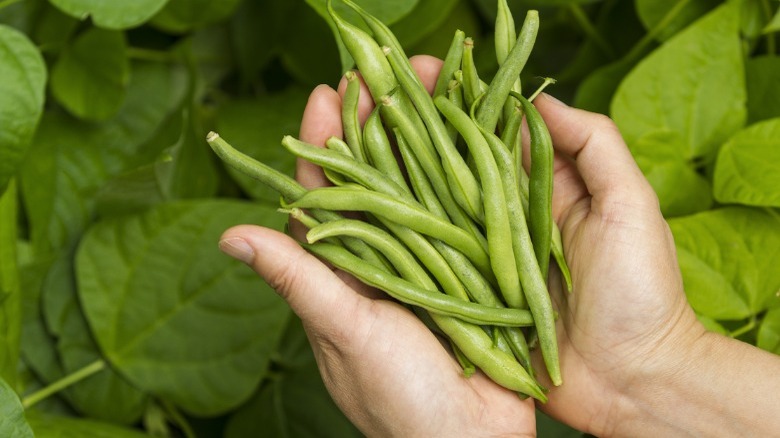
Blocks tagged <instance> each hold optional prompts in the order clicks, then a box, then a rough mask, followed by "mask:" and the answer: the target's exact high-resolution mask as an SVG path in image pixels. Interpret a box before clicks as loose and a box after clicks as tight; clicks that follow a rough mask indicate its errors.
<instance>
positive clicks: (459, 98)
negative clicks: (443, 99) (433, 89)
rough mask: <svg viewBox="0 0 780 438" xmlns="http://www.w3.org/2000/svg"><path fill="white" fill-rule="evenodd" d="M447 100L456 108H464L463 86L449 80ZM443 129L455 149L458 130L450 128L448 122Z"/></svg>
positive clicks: (450, 125)
mask: <svg viewBox="0 0 780 438" xmlns="http://www.w3.org/2000/svg"><path fill="white" fill-rule="evenodd" d="M447 98H448V99H450V102H452V104H453V105H455V106H457V107H458V108H461V109H462V108H464V105H465V102H464V101H463V84H462V83H460V82H458V81H457V80H455V79H453V80H451V81H450V86H449V88H448V89H447ZM444 127H445V128H447V135H449V136H450V139H451V140H452V143H453V144H454V145H455V147H457V146H458V136H459V135H458V130H457V129H455V127H454V126H452V123H450V122H449V121H446V122H445V123H444ZM458 152H459V153H460V154H461V155H463V151H460V150H459V151H458Z"/></svg>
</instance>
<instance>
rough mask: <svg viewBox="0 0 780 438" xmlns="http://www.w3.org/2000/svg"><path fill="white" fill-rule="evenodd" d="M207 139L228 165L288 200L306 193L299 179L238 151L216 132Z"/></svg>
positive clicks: (210, 133)
mask: <svg viewBox="0 0 780 438" xmlns="http://www.w3.org/2000/svg"><path fill="white" fill-rule="evenodd" d="M206 141H207V142H208V143H209V145H210V146H211V149H213V150H214V152H215V153H216V154H217V156H218V157H219V158H220V159H221V160H222V161H224V162H225V163H226V164H227V165H228V166H230V167H232V168H234V169H236V170H237V171H239V172H241V173H243V174H244V175H247V176H249V177H251V178H253V179H255V180H257V181H260V182H261V183H262V184H265V185H266V186H268V187H270V188H271V189H273V190H275V191H277V192H279V194H280V195H282V197H283V198H284V199H286V200H287V201H294V200H296V199H298V198H300V197H301V196H303V194H304V193H306V189H305V188H304V187H303V186H302V185H300V183H298V181H296V180H294V179H292V178H290V177H289V176H287V175H285V174H283V173H281V172H279V171H278V170H276V169H274V168H272V167H270V166H267V165H265V164H263V163H261V162H259V161H257V160H255V159H254V158H252V157H250V156H248V155H246V154H243V153H241V152H239V151H237V150H236V149H235V148H233V146H231V145H230V144H229V143H228V142H226V141H225V140H224V139H222V137H220V136H219V134H217V133H216V132H213V131H212V132H209V134H208V136H206Z"/></svg>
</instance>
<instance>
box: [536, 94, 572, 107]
mask: <svg viewBox="0 0 780 438" xmlns="http://www.w3.org/2000/svg"><path fill="white" fill-rule="evenodd" d="M542 95H543V96H544V98H545V99H547V100H549V101H550V103H554V104H556V105H558V106H565V107H568V106H569V105H566V104H565V103H563V102H561V101H560V100H558V99H556V98H554V97H552V96H551V95H549V94H547V93H542Z"/></svg>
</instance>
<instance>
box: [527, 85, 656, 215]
mask: <svg viewBox="0 0 780 438" xmlns="http://www.w3.org/2000/svg"><path fill="white" fill-rule="evenodd" d="M534 104H535V105H536V107H537V109H538V110H539V112H540V113H541V115H542V117H543V118H544V120H545V122H546V124H547V127H548V129H549V130H550V135H551V136H552V140H553V145H554V146H555V149H556V150H557V151H559V152H561V153H563V154H565V155H568V156H570V157H571V158H573V159H574V160H575V164H576V167H577V170H578V171H579V174H580V175H581V176H582V179H583V181H584V182H585V185H586V187H587V189H588V192H589V193H590V194H591V196H593V202H594V205H595V206H598V205H602V206H604V205H637V206H640V205H641V206H645V207H650V208H652V207H653V206H654V205H656V206H657V203H658V201H657V198H656V196H655V193H654V192H653V189H652V187H650V184H649V183H648V182H647V180H646V179H645V178H644V176H643V175H642V172H641V170H639V167H638V166H637V164H636V162H635V161H634V159H633V157H632V156H631V153H630V152H629V150H628V148H627V147H626V143H625V141H624V140H623V137H622V136H621V135H620V131H619V130H618V128H617V126H616V125H615V124H614V122H612V120H610V119H609V118H608V117H607V116H604V115H601V114H596V113H591V112H588V111H583V110H580V109H576V108H571V107H568V106H566V105H565V104H563V103H562V102H560V101H558V100H557V99H554V98H552V97H550V96H549V95H547V94H544V93H543V94H541V95H540V96H539V97H538V98H537V99H536V100H535V101H534Z"/></svg>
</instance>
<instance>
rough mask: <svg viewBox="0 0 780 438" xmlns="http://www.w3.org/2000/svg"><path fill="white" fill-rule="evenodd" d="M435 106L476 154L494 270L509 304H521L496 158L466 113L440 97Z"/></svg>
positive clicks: (516, 305)
mask: <svg viewBox="0 0 780 438" xmlns="http://www.w3.org/2000/svg"><path fill="white" fill-rule="evenodd" d="M436 106H437V107H438V108H439V111H441V112H442V114H443V115H444V117H446V118H447V120H449V121H450V122H452V124H453V125H455V127H456V128H457V129H458V132H460V134H461V136H463V138H464V140H465V141H466V145H467V146H468V148H469V151H470V152H471V155H472V156H473V157H474V160H475V163H476V165H477V168H478V171H479V175H480V179H481V181H482V191H483V198H484V202H485V205H484V211H485V225H486V226H485V229H486V232H487V240H488V252H489V254H490V262H491V265H492V267H493V272H494V273H495V275H496V279H497V280H498V284H499V290H500V291H501V294H502V296H503V297H504V299H505V300H506V303H507V305H509V307H522V306H523V305H524V300H523V294H522V291H521V288H520V279H519V277H518V272H517V263H516V262H515V254H514V251H513V250H512V239H511V237H510V236H511V234H512V233H511V228H510V224H509V215H508V212H507V210H506V196H505V194H504V188H503V187H502V183H501V175H500V174H499V172H498V167H497V165H496V162H495V159H494V158H493V156H492V154H491V153H490V148H489V146H488V144H487V142H486V141H485V138H484V137H483V136H482V134H481V132H480V131H479V129H478V128H477V126H476V124H475V123H474V122H473V121H472V120H471V119H470V118H469V116H468V115H467V114H466V113H464V112H463V111H461V110H460V109H459V108H457V107H455V106H454V105H452V103H450V101H449V100H447V99H446V98H444V97H441V96H440V97H438V98H436Z"/></svg>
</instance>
